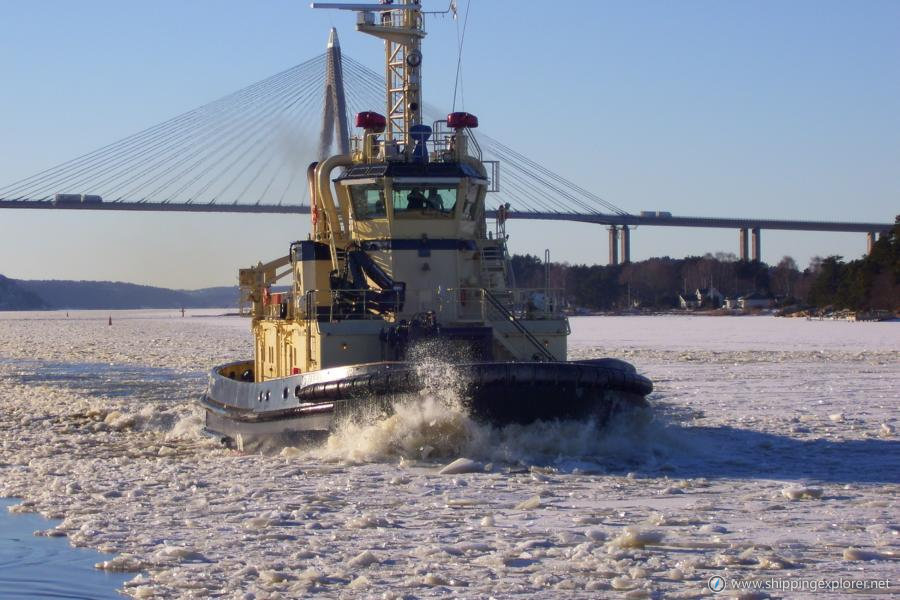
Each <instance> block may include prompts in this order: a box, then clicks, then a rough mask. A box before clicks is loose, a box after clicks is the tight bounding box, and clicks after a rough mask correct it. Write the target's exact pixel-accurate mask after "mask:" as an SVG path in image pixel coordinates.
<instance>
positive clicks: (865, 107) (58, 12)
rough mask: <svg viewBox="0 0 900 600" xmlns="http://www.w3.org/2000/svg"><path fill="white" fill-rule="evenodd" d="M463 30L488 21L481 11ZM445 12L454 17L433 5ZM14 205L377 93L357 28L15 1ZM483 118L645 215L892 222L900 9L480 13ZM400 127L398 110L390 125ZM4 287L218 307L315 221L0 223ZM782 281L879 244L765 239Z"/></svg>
mask: <svg viewBox="0 0 900 600" xmlns="http://www.w3.org/2000/svg"><path fill="white" fill-rule="evenodd" d="M459 3H460V8H461V10H465V6H466V0H460V2H459ZM425 6H426V8H430V9H443V8H445V7H446V0H425ZM0 9H2V13H0V14H2V15H3V21H4V25H5V26H4V35H3V36H2V37H0V73H2V75H3V82H2V87H3V93H2V94H0V148H2V151H0V183H4V184H5V183H9V182H11V181H14V180H17V179H20V178H23V177H26V176H28V175H31V174H33V173H35V172H37V171H40V170H42V169H44V168H47V167H49V166H52V165H54V164H57V163H59V162H62V161H65V160H67V159H69V158H72V157H74V156H77V155H79V154H82V153H84V152H88V151H91V150H93V149H96V148H98V147H100V146H102V145H105V144H106V143H108V142H111V141H114V140H116V139H119V138H122V137H124V136H126V135H129V134H131V133H134V132H136V131H138V130H140V129H143V128H145V127H147V126H150V125H153V124H156V123H158V122H161V121H163V120H165V119H167V118H169V117H172V116H174V115H176V114H179V113H181V112H184V111H186V110H189V109H192V108H194V107H196V106H199V105H201V104H204V103H206V102H208V101H210V100H213V99H215V98H218V97H220V96H222V95H224V94H226V93H228V92H231V91H233V90H236V89H238V88H240V87H243V86H245V85H247V84H248V83H251V82H253V81H257V80H260V79H263V78H265V77H267V76H269V75H271V74H274V73H275V72H277V71H280V70H282V69H284V68H287V67H289V66H292V65H294V64H297V63H299V62H302V61H304V60H306V59H307V58H310V57H311V56H313V55H315V54H318V53H320V52H322V50H323V48H324V45H325V41H326V38H327V32H328V28H329V27H331V26H336V27H337V28H338V30H339V32H340V34H341V42H342V46H343V50H344V52H345V54H349V55H350V56H353V57H354V58H356V59H357V60H360V61H362V62H364V63H366V64H368V65H369V66H370V67H372V68H373V69H375V70H377V71H381V69H382V62H381V61H382V52H381V45H380V42H378V41H377V40H375V39H374V38H370V37H368V36H364V35H362V34H358V33H356V32H355V31H354V28H353V23H354V17H353V15H352V13H338V12H333V11H314V10H312V9H310V8H309V5H308V2H306V1H305V0H296V1H271V2H263V1H259V2H249V1H243V2H239V1H236V0H217V1H213V0H195V1H190V2H188V1H184V0H181V1H175V0H156V1H154V2H122V1H121V0H117V1H100V0H83V1H80V2H71V1H63V0H55V1H51V0H40V1H24V0H23V1H13V0H0ZM428 29H429V36H428V38H426V41H425V47H424V50H425V56H426V63H425V65H426V70H425V96H426V99H428V100H429V101H430V102H431V103H433V104H437V105H442V106H447V105H449V104H450V100H451V94H452V87H453V78H454V71H455V63H456V54H455V52H456V50H455V49H456V24H455V23H454V22H453V21H451V20H449V19H445V18H431V19H430V21H429V22H428ZM463 84H464V85H463V89H464V94H465V95H464V99H465V108H466V109H467V110H469V111H471V112H474V113H476V114H477V115H478V116H479V118H480V120H481V124H482V126H483V128H484V129H485V130H486V131H489V132H490V133H491V135H492V136H494V137H496V138H499V139H501V140H503V141H504V142H505V143H507V144H509V145H511V146H513V147H515V148H517V149H518V150H519V151H520V152H522V153H524V154H526V155H528V156H530V157H532V158H534V159H536V160H538V161H540V162H542V163H544V164H545V165H547V166H548V167H549V168H551V169H553V170H555V171H557V172H559V173H561V174H563V175H564V176H566V177H568V178H569V179H572V180H574V181H576V182H578V183H579V184H581V185H582V186H584V187H586V188H588V189H590V190H593V191H595V192H596V193H598V194H600V195H601V196H603V197H604V198H606V199H608V200H610V201H611V202H613V203H614V204H617V205H618V206H621V207H623V208H625V209H626V210H629V211H631V212H636V211H640V210H647V209H660V210H668V211H671V212H673V213H675V214H685V215H704V216H728V215H740V216H756V217H772V218H815V219H834V220H861V221H863V220H865V221H889V222H890V221H893V218H894V215H895V214H896V213H898V212H900V2H897V1H887V2H878V1H867V2H859V3H851V2H845V1H841V2H833V1H822V0H818V1H792V2H781V1H754V2H749V1H748V2H721V1H712V0H710V1H693V2H690V1H685V2H634V1H628V2H602V1H593V0H591V1H588V0H584V1H569V2H565V1H558V2H524V1H521V0H519V1H514V0H472V6H471V14H470V17H469V25H468V32H467V34H466V47H465V50H464V60H463ZM373 108H376V109H379V108H381V107H373ZM0 231H2V235H0V273H3V274H5V275H7V276H11V277H19V278H29V279H39V278H66V279H111V280H122V281H133V282H140V283H151V284H157V285H165V286H173V287H183V288H196V287H203V286H207V285H228V284H234V283H235V280H236V272H237V268H238V267H239V266H247V265H249V264H251V263H255V262H256V261H257V260H260V259H262V260H267V259H270V258H274V257H276V256H280V255H282V254H284V252H285V251H286V249H287V245H288V243H289V242H290V241H291V240H294V239H300V238H305V237H306V234H307V231H308V224H307V219H306V217H284V216H277V217H276V216H232V215H177V214H168V213H162V214H160V213H146V214H123V213H114V212H111V213H106V212H101V213H94V212H92V213H88V214H81V213H77V214H72V213H69V212H67V211H60V212H54V211H11V210H5V211H3V212H0ZM510 231H511V234H512V240H511V248H512V250H514V251H517V252H524V251H530V252H532V253H535V254H540V255H542V254H543V250H544V248H550V249H551V252H552V256H553V258H554V259H556V260H567V261H569V262H579V263H581V262H584V263H603V262H605V261H606V258H607V256H606V232H605V230H603V229H602V228H600V227H599V226H591V225H576V224H570V223H559V224H547V223H521V222H512V223H511V224H510ZM737 244H738V235H737V232H736V231H734V232H732V231H726V230H691V229H667V228H655V229H654V228H640V229H638V230H637V231H636V232H634V234H633V237H632V252H633V258H635V259H641V258H646V257H649V256H659V255H670V256H684V255H687V254H703V253H705V252H708V251H709V252H715V251H720V250H721V251H729V252H736V251H737ZM762 244H763V259H764V260H766V261H767V262H770V263H773V262H777V261H778V260H779V259H780V258H781V256H783V255H785V254H790V255H793V256H794V257H795V258H796V259H797V261H798V263H800V264H801V265H805V264H806V262H807V261H808V260H809V258H810V257H811V256H813V255H817V254H818V255H827V254H841V255H843V256H845V257H848V258H855V257H857V256H859V255H860V254H862V252H863V251H864V249H865V236H864V235H863V234H811V233H787V232H767V231H763V239H762Z"/></svg>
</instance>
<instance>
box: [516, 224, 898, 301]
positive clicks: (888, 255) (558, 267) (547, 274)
mask: <svg viewBox="0 0 900 600" xmlns="http://www.w3.org/2000/svg"><path fill="white" fill-rule="evenodd" d="M896 223H897V224H895V225H894V228H893V229H892V230H891V231H890V232H887V233H886V234H884V235H882V236H881V237H880V238H879V239H878V240H877V241H876V243H875V244H874V247H873V249H872V252H871V253H870V254H869V255H867V256H864V257H863V258H860V259H858V260H852V261H849V262H846V261H844V259H843V257H841V256H828V257H825V258H822V257H815V258H813V259H812V260H811V261H810V264H809V266H807V267H806V268H804V269H802V270H801V269H800V268H799V267H798V265H797V263H796V261H795V260H794V259H793V258H791V257H790V256H785V257H784V258H782V259H781V261H780V262H779V263H778V264H777V265H774V266H770V265H767V264H765V263H763V262H758V261H746V260H738V259H737V257H736V256H735V255H734V254H731V253H724V252H718V253H716V254H715V255H713V254H706V255H705V256H689V257H686V258H682V259H675V258H669V257H668V256H664V257H661V258H650V259H648V260H644V261H640V262H632V263H628V264H624V265H609V266H607V265H590V266H588V265H570V264H568V263H554V262H551V263H550V264H549V265H545V264H544V263H543V261H541V259H540V258H538V257H537V256H532V255H530V254H526V255H514V256H513V257H512V269H513V274H514V276H515V280H516V285H517V286H518V287H522V288H542V287H544V285H545V282H547V281H548V280H549V286H550V287H551V288H558V289H563V290H564V291H565V292H564V293H565V296H566V300H567V301H568V303H569V304H570V305H572V306H575V307H579V308H586V309H590V310H617V309H625V308H629V307H634V306H639V307H642V308H653V309H665V308H673V307H676V306H678V305H679V299H678V295H679V294H685V293H688V294H692V293H693V292H694V291H695V290H697V289H705V288H716V289H717V290H718V291H719V292H720V293H721V294H723V295H724V296H725V297H734V298H736V297H739V296H742V295H745V294H749V293H754V292H755V293H761V294H764V295H768V296H772V297H773V298H774V299H775V300H776V301H777V303H778V304H779V305H781V306H793V305H801V306H807V307H812V308H819V309H824V308H827V307H833V308H835V309H851V310H871V309H883V310H891V311H896V310H898V309H900V216H898V217H897V220H896Z"/></svg>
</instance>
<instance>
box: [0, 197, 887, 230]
mask: <svg viewBox="0 0 900 600" xmlns="http://www.w3.org/2000/svg"><path fill="white" fill-rule="evenodd" d="M0 208H21V209H56V210H132V211H134V210H136V211H176V212H220V213H259V214H309V206H306V205H296V204H294V205H288V204H209V203H203V204H191V203H182V202H179V203H175V202H169V203H162V202H98V203H94V204H81V203H72V204H54V203H53V201H52V200H0ZM487 216H488V218H494V217H495V216H496V212H495V211H488V213H487ZM508 218H510V219H532V220H542V221H577V222H580V223H597V224H600V225H632V226H634V225H645V226H646V225H650V226H659V227H705V228H707V227H708V228H721V229H742V228H747V229H753V228H758V229H782V230H790V231H846V232H861V233H867V232H870V231H888V230H890V229H891V228H893V226H894V224H893V223H858V222H849V221H799V220H779V219H753V218H742V217H729V218H719V217H676V216H672V217H663V216H652V217H651V216H640V215H615V214H601V213H593V214H585V213H576V212H568V213H567V212H555V213H554V212H527V211H510V212H509V213H508Z"/></svg>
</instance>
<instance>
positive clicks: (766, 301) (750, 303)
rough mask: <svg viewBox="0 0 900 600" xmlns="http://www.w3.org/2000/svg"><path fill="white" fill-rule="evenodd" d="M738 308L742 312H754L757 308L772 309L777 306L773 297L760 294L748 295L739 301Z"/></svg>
mask: <svg viewBox="0 0 900 600" xmlns="http://www.w3.org/2000/svg"><path fill="white" fill-rule="evenodd" d="M737 302H738V308H740V309H741V310H752V309H755V308H772V306H774V305H775V299H774V298H773V297H772V296H768V295H766V294H763V293H760V292H753V293H752V294H746V295H744V296H741V297H740V298H738V299H737Z"/></svg>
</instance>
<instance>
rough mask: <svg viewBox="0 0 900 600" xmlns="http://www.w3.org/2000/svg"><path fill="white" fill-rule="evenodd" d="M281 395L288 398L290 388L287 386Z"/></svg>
mask: <svg viewBox="0 0 900 600" xmlns="http://www.w3.org/2000/svg"><path fill="white" fill-rule="evenodd" d="M281 397H282V398H284V399H285V400H287V398H288V389H287V388H284V391H283V392H281Z"/></svg>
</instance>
